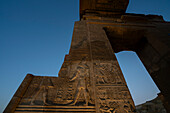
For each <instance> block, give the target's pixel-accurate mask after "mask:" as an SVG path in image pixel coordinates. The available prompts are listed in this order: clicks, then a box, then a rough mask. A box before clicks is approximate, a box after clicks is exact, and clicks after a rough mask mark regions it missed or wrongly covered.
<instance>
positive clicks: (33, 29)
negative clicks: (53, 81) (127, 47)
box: [0, 0, 170, 112]
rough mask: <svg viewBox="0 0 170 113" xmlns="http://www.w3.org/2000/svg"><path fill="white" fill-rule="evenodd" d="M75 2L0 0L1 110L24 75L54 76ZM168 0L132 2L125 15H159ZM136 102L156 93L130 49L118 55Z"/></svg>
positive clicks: (165, 11) (67, 44)
mask: <svg viewBox="0 0 170 113" xmlns="http://www.w3.org/2000/svg"><path fill="white" fill-rule="evenodd" d="M78 2H79V1H78V0H0V112H2V111H3V110H4V108H5V107H6V106H7V104H8V103H9V101H10V99H11V98H12V96H13V94H14V93H15V91H16V90H17V88H18V87H19V85H20V84H21V82H22V81H23V79H24V77H25V76H26V74H27V73H31V74H35V75H43V76H44V75H45V76H47V75H48V76H57V74H58V71H59V69H60V67H61V65H62V63H63V60H64V56H65V54H68V51H69V48H70V44H71V38H72V33H73V26H74V22H75V21H79V3H78ZM169 6H170V0H130V4H129V6H128V9H127V12H128V13H140V14H157V15H163V16H164V19H165V20H167V21H170V13H169V12H170V7H169ZM116 56H117V57H118V61H119V63H120V66H121V68H122V70H123V73H124V76H125V79H126V81H127V83H128V87H129V89H130V91H131V94H132V97H133V99H134V101H135V104H140V103H143V102H145V101H147V100H151V99H153V98H155V97H156V95H157V93H159V90H158V88H157V87H156V86H155V84H154V83H153V81H152V79H151V78H150V76H149V75H148V73H147V71H146V69H145V68H144V66H143V65H142V64H141V62H140V60H139V58H138V57H137V55H136V54H135V53H134V52H120V53H118V54H116Z"/></svg>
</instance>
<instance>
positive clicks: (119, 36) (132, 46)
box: [104, 26, 170, 109]
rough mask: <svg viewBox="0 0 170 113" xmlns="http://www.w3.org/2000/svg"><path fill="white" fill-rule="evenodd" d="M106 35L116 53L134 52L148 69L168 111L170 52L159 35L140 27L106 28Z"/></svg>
mask: <svg viewBox="0 0 170 113" xmlns="http://www.w3.org/2000/svg"><path fill="white" fill-rule="evenodd" d="M104 30H105V32H106V35H107V37H108V39H109V41H110V44H111V46H112V48H113V50H114V52H115V53H118V52H120V51H134V52H136V53H137V55H138V56H139V58H140V59H141V61H142V63H143V64H144V66H145V67H146V69H147V71H148V72H149V74H150V76H151V77H152V79H153V80H154V82H155V84H156V85H157V86H158V88H159V89H160V91H161V94H160V97H161V98H162V101H163V103H164V106H165V107H166V109H169V108H170V107H169V104H168V103H169V102H170V97H169V94H170V90H169V86H170V83H169V81H168V79H167V78H169V76H168V74H169V73H170V70H169V69H170V60H169V58H170V52H169V47H168V46H167V44H166V43H163V42H162V38H164V40H167V41H168V38H167V37H160V35H159V34H158V33H156V32H155V31H157V30H155V29H154V30H153V28H150V29H148V28H147V29H146V28H145V29H144V28H138V27H124V26H122V27H104Z"/></svg>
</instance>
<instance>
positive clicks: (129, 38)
mask: <svg viewBox="0 0 170 113" xmlns="http://www.w3.org/2000/svg"><path fill="white" fill-rule="evenodd" d="M127 5H128V0H80V16H81V21H78V22H75V26H74V31H73V37H72V43H71V48H70V51H69V54H68V55H66V56H65V60H64V63H63V65H62V67H61V70H60V72H59V77H41V76H31V79H29V80H28V79H27V78H28V76H27V77H26V78H25V80H24V81H23V83H22V85H21V86H20V88H19V89H18V91H17V93H16V94H15V95H14V97H13V98H12V100H11V102H10V104H9V105H8V107H7V108H6V110H5V112H6V113H13V112H15V113H21V112H25V113H35V112H40V113H43V112H53V113H55V112H57V113H60V112H69V113H72V112H77V113H85V112H86V113H90V112H92V113H135V106H134V102H133V100H132V97H131V95H130V92H129V90H128V87H127V84H126V81H125V79H124V77H123V74H122V72H121V70H120V67H119V65H118V62H117V59H116V57H115V53H116V52H120V51H123V50H131V51H135V52H136V53H137V54H138V55H139V57H140V59H141V60H142V62H143V63H144V65H145V66H146V68H147V70H148V72H149V73H150V74H151V77H152V78H153V80H154V81H155V83H156V84H157V85H158V87H159V88H160V90H161V93H162V97H164V99H163V102H164V105H165V107H166V109H167V111H169V108H170V107H169V102H170V99H169V95H170V89H169V86H170V83H169V81H168V80H169V79H168V78H169V76H168V74H169V73H170V70H169V68H170V66H169V65H170V61H169V56H170V55H169V53H170V49H169V46H170V42H169V35H168V34H169V31H170V23H168V22H165V21H164V20H163V18H162V16H156V15H138V14H125V10H126V7H127Z"/></svg>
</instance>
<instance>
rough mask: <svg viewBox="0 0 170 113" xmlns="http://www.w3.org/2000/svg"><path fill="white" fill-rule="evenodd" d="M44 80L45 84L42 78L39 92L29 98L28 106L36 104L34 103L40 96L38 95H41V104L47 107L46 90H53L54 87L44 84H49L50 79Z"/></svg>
mask: <svg viewBox="0 0 170 113" xmlns="http://www.w3.org/2000/svg"><path fill="white" fill-rule="evenodd" d="M46 80H47V81H46V82H45V81H44V78H43V79H42V81H41V83H40V86H39V90H38V91H37V92H36V93H35V95H33V96H32V98H31V102H30V105H34V104H36V103H35V102H34V101H35V100H36V98H37V97H38V96H39V95H40V93H42V99H43V100H42V101H43V104H44V105H48V103H47V96H48V89H49V88H53V87H54V85H53V84H46V83H51V81H50V79H46Z"/></svg>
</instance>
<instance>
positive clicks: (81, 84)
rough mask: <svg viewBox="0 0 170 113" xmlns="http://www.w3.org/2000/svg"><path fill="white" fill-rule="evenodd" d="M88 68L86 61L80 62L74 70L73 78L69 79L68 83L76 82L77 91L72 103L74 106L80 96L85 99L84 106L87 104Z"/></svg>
mask: <svg viewBox="0 0 170 113" xmlns="http://www.w3.org/2000/svg"><path fill="white" fill-rule="evenodd" d="M88 77H89V66H88V65H87V63H86V61H81V62H80V63H79V64H78V66H77V69H76V72H75V73H74V74H73V77H72V78H71V79H70V82H72V81H77V89H76V93H75V96H74V100H73V103H72V104H71V105H75V104H76V103H77V101H78V99H79V98H80V95H83V96H84V98H85V105H86V106H87V105H88V103H89V92H88V89H87V87H88V85H89V84H88V81H89V78H88Z"/></svg>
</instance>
